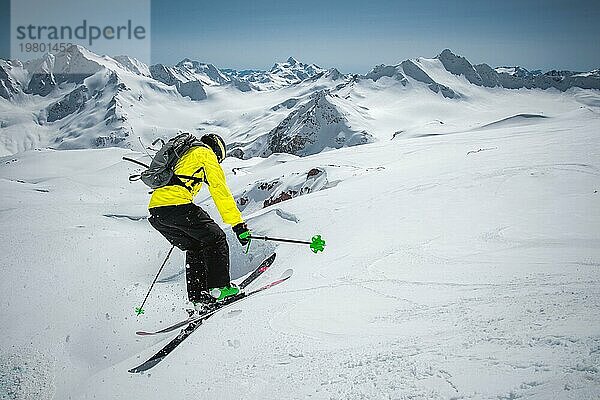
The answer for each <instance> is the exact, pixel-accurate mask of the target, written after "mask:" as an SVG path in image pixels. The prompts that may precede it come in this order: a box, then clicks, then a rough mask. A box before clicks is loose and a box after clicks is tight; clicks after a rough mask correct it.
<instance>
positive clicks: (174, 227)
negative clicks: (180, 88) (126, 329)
mask: <svg viewBox="0 0 600 400" xmlns="http://www.w3.org/2000/svg"><path fill="white" fill-rule="evenodd" d="M200 142H202V143H204V144H205V145H207V146H206V147H205V146H193V147H192V148H190V149H189V150H188V151H186V152H185V153H184V154H183V155H182V156H181V158H180V159H179V161H178V162H177V164H176V165H175V168H174V171H175V174H176V175H184V176H191V177H198V178H202V179H201V180H200V179H196V180H193V179H185V178H175V179H174V180H173V181H172V183H171V182H170V184H169V185H167V186H163V187H160V188H158V189H155V190H154V192H153V193H152V197H151V198H150V204H149V206H148V208H149V211H150V218H149V219H148V220H149V222H150V224H151V225H152V226H153V227H154V228H155V229H156V230H157V231H159V232H160V233H161V234H162V235H163V236H164V237H165V238H166V239H167V240H168V241H169V242H170V243H171V244H172V245H173V246H177V247H179V248H180V249H181V250H184V251H186V271H185V272H186V281H187V292H188V298H189V300H190V301H191V302H192V303H193V304H194V309H195V310H196V311H197V312H206V311H208V310H210V309H211V307H212V306H213V305H214V304H215V303H216V302H217V301H220V300H223V299H225V298H227V297H229V296H234V295H236V294H238V293H239V291H240V290H239V288H238V287H237V286H235V284H233V283H231V281H230V277H229V245H228V243H227V240H226V237H225V232H223V230H222V229H221V228H220V227H219V225H217V224H216V223H215V221H213V219H212V218H211V217H210V216H209V215H208V214H207V213H206V212H205V211H204V210H203V209H202V208H200V207H198V206H197V205H195V204H194V203H193V199H194V197H195V196H196V195H197V194H198V192H199V191H200V188H201V187H202V181H204V182H205V183H206V184H207V185H208V190H209V191H210V194H211V197H212V199H213V201H214V202H215V205H216V206H217V209H218V210H219V214H221V218H222V219H223V222H225V223H226V224H229V225H231V226H232V227H233V231H234V232H235V234H236V237H237V239H238V241H239V242H240V244H241V245H242V246H244V245H246V244H247V243H248V241H249V239H248V238H247V236H248V235H249V233H250V232H249V230H248V227H247V225H246V223H245V222H244V220H243V218H242V215H241V213H240V211H239V210H238V208H237V205H236V203H235V200H234V199H233V196H232V195H231V191H230V190H229V187H228V186H227V183H226V182H225V173H224V172H223V169H222V168H221V165H220V163H221V162H222V161H223V160H224V159H225V156H226V151H225V142H224V141H223V139H222V138H221V137H220V136H219V135H216V134H208V135H204V136H202V138H201V139H200Z"/></svg>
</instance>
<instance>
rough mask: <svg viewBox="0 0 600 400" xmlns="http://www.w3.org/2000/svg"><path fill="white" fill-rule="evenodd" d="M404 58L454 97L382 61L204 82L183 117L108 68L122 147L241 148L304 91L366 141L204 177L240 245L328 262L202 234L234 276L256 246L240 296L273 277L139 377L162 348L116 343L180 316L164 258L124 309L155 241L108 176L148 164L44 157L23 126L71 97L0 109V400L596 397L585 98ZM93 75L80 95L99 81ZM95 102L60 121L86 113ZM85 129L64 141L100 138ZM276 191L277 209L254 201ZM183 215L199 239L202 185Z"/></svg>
mask: <svg viewBox="0 0 600 400" xmlns="http://www.w3.org/2000/svg"><path fill="white" fill-rule="evenodd" d="M96 61H98V60H97V59H96ZM294 61H295V60H294ZM120 62H125V60H124V59H121V61H120ZM411 63H412V65H414V67H415V68H417V67H418V68H419V69H420V70H421V71H423V73H425V74H426V75H427V76H428V77H429V78H430V79H431V80H432V81H434V82H435V83H436V84H438V85H445V86H447V87H449V88H452V90H454V91H455V92H456V93H460V95H461V96H460V98H456V99H453V98H446V97H444V96H443V95H442V94H441V93H435V92H433V91H432V90H430V88H429V87H428V86H427V85H424V84H422V83H419V82H418V81H416V80H415V79H413V78H411V77H410V74H407V75H408V78H407V80H408V83H406V82H405V83H404V84H403V82H402V81H401V80H398V79H396V76H395V75H394V73H393V71H391V70H388V69H385V68H384V69H380V70H379V72H382V73H381V74H380V75H381V76H379V75H378V79H376V80H375V79H365V78H361V79H355V80H351V79H349V78H347V77H346V78H344V82H343V83H344V84H343V85H340V84H341V83H342V82H340V81H339V80H338V81H334V80H332V79H329V78H327V77H324V76H323V77H319V78H317V79H316V80H305V81H302V82H299V83H295V84H293V85H290V86H286V87H283V88H280V89H278V90H274V89H272V90H268V91H259V92H241V91H239V90H237V89H236V88H235V87H231V86H230V85H225V86H217V85H207V86H206V88H205V90H206V93H207V99H206V100H204V101H202V102H192V101H189V100H186V99H183V98H182V97H181V96H180V95H179V94H178V93H177V92H176V91H175V90H174V89H172V88H169V87H168V86H166V85H164V84H160V83H156V82H155V81H153V80H151V79H150V78H148V77H146V76H140V75H138V74H136V73H134V72H131V71H126V70H124V69H123V68H122V67H119V66H117V67H115V68H116V69H119V72H117V76H118V80H117V84H118V83H124V84H125V85H126V86H127V87H128V88H129V90H124V91H119V94H118V96H117V101H118V102H119V104H120V105H119V107H122V109H124V110H125V111H124V112H125V113H126V115H127V116H128V119H127V124H129V125H128V126H129V127H130V128H132V129H133V132H136V136H135V140H134V141H132V142H133V143H135V141H137V137H138V136H137V135H139V137H140V138H141V139H142V140H143V141H144V142H145V143H147V142H149V140H150V139H151V138H154V137H159V136H160V137H168V136H169V135H171V134H174V133H176V132H177V130H178V129H186V130H191V131H192V132H201V131H202V130H209V129H210V130H211V131H216V132H217V133H219V134H223V136H224V137H225V138H226V139H227V141H228V143H238V144H239V145H240V147H241V148H244V149H249V148H252V146H254V145H255V146H257V148H259V147H260V146H259V145H260V141H261V140H264V139H265V134H266V133H268V132H269V131H270V130H271V129H273V128H274V127H276V126H278V125H279V124H280V123H281V121H283V120H284V119H285V118H286V117H287V116H288V115H290V114H291V113H293V112H294V111H295V110H298V109H299V108H301V107H302V105H303V104H305V103H306V102H307V101H308V100H309V99H310V98H311V95H313V94H314V93H315V92H316V91H317V90H324V89H327V90H329V94H328V95H327V96H328V97H327V99H328V101H329V102H330V104H331V105H332V106H333V107H335V109H336V110H337V111H336V112H338V113H339V115H342V116H343V117H344V119H345V120H347V123H348V125H349V126H351V127H352V128H353V129H355V130H359V131H362V130H364V131H366V132H369V134H371V135H372V136H373V139H374V141H373V142H372V143H369V144H363V145H360V146H352V147H342V148H339V149H331V148H329V149H328V151H323V152H318V153H316V154H312V155H309V156H305V157H298V156H296V155H290V154H279V153H276V154H272V155H270V156H269V157H268V158H258V157H251V158H249V159H246V160H240V159H235V158H231V157H230V158H228V159H226V160H225V162H224V164H223V166H224V169H225V171H226V174H227V179H228V183H229V185H230V187H231V189H232V192H233V194H234V196H235V197H236V199H237V200H238V201H240V199H242V198H244V197H245V198H247V199H248V202H246V203H245V204H246V205H245V206H244V207H240V208H244V211H243V215H244V217H245V218H246V219H247V221H248V224H249V226H250V227H251V229H252V230H253V231H254V232H256V233H258V234H261V235H262V234H265V235H268V236H274V237H289V238H297V239H303V240H309V239H310V238H311V237H312V236H313V235H315V234H320V235H322V236H323V238H324V239H325V240H326V242H327V246H326V248H325V251H324V252H323V253H319V254H317V255H315V254H313V253H312V252H311V251H310V250H309V249H308V248H306V247H302V246H295V245H283V244H282V245H277V246H275V245H274V244H272V243H265V242H255V243H253V244H252V247H251V250H250V253H249V254H245V253H244V251H243V249H242V248H241V246H239V244H238V243H237V241H236V240H235V238H234V236H233V234H232V232H231V229H229V228H228V227H227V226H223V228H224V230H225V232H226V233H227V235H228V240H229V242H230V244H231V249H232V251H231V258H232V277H234V278H240V277H241V276H243V275H244V274H245V273H247V272H249V271H250V270H251V268H252V267H253V266H255V265H257V263H258V262H260V260H261V259H262V258H263V257H264V256H266V255H267V254H269V253H270V252H271V251H273V250H274V249H275V250H276V252H277V259H276V261H275V264H274V265H273V267H272V269H271V270H270V271H268V272H267V273H266V275H265V276H264V277H263V278H261V281H260V282H267V281H269V280H270V279H272V278H277V277H279V276H280V274H281V273H282V272H283V271H285V270H286V269H288V268H293V269H294V276H293V277H292V278H291V279H290V280H289V281H288V282H286V283H285V284H283V285H280V286H278V287H276V288H273V289H271V290H269V291H268V292H265V293H264V294H260V295H258V296H256V297H255V298H253V299H248V300H247V301H245V302H242V303H240V304H239V306H236V307H235V309H234V310H233V311H234V312H233V313H229V312H223V313H222V314H218V315H216V316H215V317H213V318H212V319H210V320H209V321H207V322H206V324H205V325H204V326H202V327H201V328H200V329H198V331H196V332H195V333H194V334H193V335H192V336H191V337H190V338H188V340H187V341H186V342H185V343H184V344H183V345H182V346H181V347H180V348H178V349H177V350H176V351H175V352H173V353H172V354H171V355H170V356H169V357H167V358H166V359H165V360H164V361H163V362H161V363H160V364H159V365H158V366H156V367H155V368H154V369H152V370H150V371H149V372H148V373H146V374H142V375H133V374H130V373H128V372H127V370H128V369H130V368H131V367H133V366H135V365H138V364H140V363H141V362H142V361H144V360H145V359H147V358H148V357H149V356H150V355H152V354H153V353H154V352H156V351H157V350H158V349H159V348H161V347H162V346H164V345H165V344H166V343H167V342H168V341H169V340H170V339H171V338H172V337H173V335H166V336H164V337H162V336H159V337H136V336H135V334H134V332H135V331H136V330H139V329H153V328H157V327H162V326H165V325H166V324H169V323H172V322H174V321H176V320H179V319H180V318H182V317H183V316H185V311H184V308H185V307H186V306H187V305H188V304H187V303H186V294H185V281H184V279H183V263H184V255H183V253H182V252H180V251H178V250H177V251H175V252H174V254H173V256H172V257H171V259H170V261H169V262H168V263H167V265H166V267H165V270H164V272H163V273H162V275H161V278H160V279H159V283H158V284H157V285H156V287H155V288H154V290H153V292H152V294H151V295H150V297H149V300H148V303H147V304H146V306H145V308H146V313H145V314H144V315H142V316H139V317H138V316H136V315H135V314H134V308H135V307H137V306H138V305H139V303H141V301H142V299H143V298H144V295H145V294H146V291H147V289H148V287H149V285H150V283H151V282H152V279H153V278H154V275H155V274H156V272H157V270H158V267H159V266H160V264H161V263H162V261H163V260H164V257H165V256H166V254H167V252H168V250H169V248H170V246H169V245H168V243H167V242H166V241H165V240H164V238H162V237H161V236H160V234H158V233H157V232H156V231H154V230H153V229H152V228H151V226H150V225H149V223H148V222H147V219H146V217H147V210H146V207H147V202H148V197H149V196H148V192H147V188H146V187H145V186H144V185H143V184H141V183H139V182H134V183H131V182H129V181H128V179H127V178H128V176H129V174H131V173H134V172H139V168H138V167H137V166H135V165H134V164H131V163H128V162H126V161H123V160H122V159H121V158H122V156H124V155H128V156H133V157H135V158H138V159H142V160H143V159H147V156H146V155H144V153H143V152H141V148H140V146H139V142H137V143H138V145H137V146H134V147H133V148H134V149H135V151H133V150H130V149H124V148H103V149H95V148H87V149H79V150H60V151H58V150H53V149H50V148H48V147H47V146H48V144H49V141H48V138H53V137H58V136H60V135H61V129H59V127H58V125H57V124H56V123H52V124H46V125H39V124H37V123H36V121H37V111H38V110H40V109H45V108H47V107H48V106H50V105H51V104H54V103H55V102H56V101H58V100H60V99H62V98H63V97H64V96H65V95H66V94H68V93H70V92H71V91H73V90H74V89H75V88H76V87H77V84H70V86H69V85H67V86H65V88H64V89H60V90H58V91H57V92H51V93H50V94H49V95H48V97H41V96H34V97H35V98H29V97H27V96H21V97H19V95H17V97H16V98H15V99H14V100H13V101H11V102H8V101H5V100H3V99H0V111H1V114H0V119H1V120H2V121H3V124H6V125H3V128H2V136H0V137H1V139H2V140H1V141H0V143H1V145H0V146H2V147H1V149H2V151H3V152H2V155H3V156H4V157H2V158H0V199H1V202H0V215H1V216H2V222H3V227H4V229H2V230H1V231H0V271H1V274H2V279H1V280H0V304H1V307H0V320H1V321H2V324H0V336H1V337H2V343H1V344H0V393H2V396H3V398H4V397H6V398H8V399H128V400H133V399H144V400H146V399H165V398H175V399H177V398H181V399H188V398H190V399H191V398H201V399H203V398H219V399H238V398H240V397H243V398H248V399H263V398H274V397H282V396H285V397H287V398H292V399H304V398H315V399H331V398H333V399H364V398H368V399H389V398H413V399H452V398H454V399H515V398H527V399H548V398H557V399H589V400H592V399H597V398H599V397H600V375H599V371H598V365H600V350H599V349H600V320H599V319H598V317H597V316H598V314H599V312H600V208H599V207H598V200H599V197H598V196H600V193H598V191H599V189H600V188H599V187H598V186H599V185H598V179H599V177H600V151H599V149H600V146H598V144H599V143H598V141H599V138H598V127H599V126H600V92H598V90H585V89H577V88H576V89H569V90H567V91H566V92H560V91H558V90H555V89H550V90H546V91H544V90H540V89H533V90H529V89H518V90H508V89H503V88H500V87H496V88H487V87H481V86H475V85H473V84H471V83H469V81H468V80H467V79H466V78H465V76H463V75H454V74H451V73H448V72H444V67H443V65H442V63H441V62H440V61H439V60H438V59H422V58H420V59H416V60H412V61H411ZM288 64H291V63H290V60H288ZM297 64H301V63H298V62H296V64H295V65H297ZM398 68H400V67H398ZM394 71H397V72H399V71H398V70H397V69H395V68H394ZM388 72H390V73H391V75H390V74H388ZM404 72H405V71H404ZM106 74H108V75H110V72H109V69H106V68H103V69H100V70H99V71H98V72H96V73H95V74H94V75H92V76H91V77H89V78H87V80H86V81H85V85H86V87H89V88H105V87H108V88H113V86H110V85H109V86H107V84H108V80H106V79H105V77H107V76H108V75H106ZM323 86H325V88H324V87H323ZM114 87H117V86H114ZM140 95H141V96H142V98H141V100H138V96H140ZM107 96H108V95H107ZM109 99H112V95H111V96H108V97H106V98H104V97H102V98H101V101H100V106H98V107H97V108H94V107H91V106H90V109H88V110H87V111H86V112H85V113H84V114H81V115H79V114H73V115H70V116H68V117H66V119H67V120H69V121H70V123H71V124H73V126H76V125H77V124H82V123H83V122H82V121H83V116H94V115H96V113H97V114H101V115H102V116H104V114H105V113H106V105H107V104H105V102H107V101H108V100H109ZM132 104H133V106H131V105H132ZM277 105H281V106H279V107H276V106H277ZM131 109H134V110H135V111H131ZM100 126H102V124H94V125H93V126H92V127H91V128H89V129H90V130H89V131H86V132H87V133H86V134H90V135H91V136H92V137H95V136H94V135H105V134H106V132H105V131H102V129H101V128H99V127H100ZM104 129H105V130H106V128H104ZM86 137H87V136H86ZM256 143H258V145H256ZM244 146H245V147H244ZM274 182H275V183H274ZM264 183H266V185H262V186H261V184H264ZM261 188H262V189H261ZM292 192H295V194H293V195H292ZM282 193H288V194H290V197H291V198H290V199H288V200H286V201H281V202H275V203H273V204H272V205H270V206H268V207H266V208H264V205H265V204H264V202H265V200H268V199H270V200H273V199H278V198H280V197H281V195H282ZM283 197H286V196H283ZM196 202H197V203H198V204H199V205H201V206H202V207H204V208H205V209H206V210H207V211H208V212H209V213H210V214H211V215H213V216H214V217H215V218H216V219H217V221H218V222H219V223H220V220H219V219H218V213H217V211H216V209H215V207H214V205H213V204H212V201H211V200H210V197H209V193H208V191H207V190H203V191H202V192H201V194H200V195H199V196H198V198H197V201H196ZM269 203H271V201H269ZM257 284H258V283H257ZM239 310H241V313H240V312H239Z"/></svg>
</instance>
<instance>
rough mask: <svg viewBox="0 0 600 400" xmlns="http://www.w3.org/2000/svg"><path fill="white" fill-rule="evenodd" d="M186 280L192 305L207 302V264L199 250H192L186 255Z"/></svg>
mask: <svg viewBox="0 0 600 400" xmlns="http://www.w3.org/2000/svg"><path fill="white" fill-rule="evenodd" d="M185 263H186V266H185V278H186V283H187V292H188V298H189V300H190V301H191V302H192V303H202V302H205V301H206V300H207V297H206V291H207V290H208V288H209V287H208V284H207V281H206V264H205V262H204V257H203V256H202V251H201V249H199V248H196V249H190V250H188V251H187V252H186V255H185Z"/></svg>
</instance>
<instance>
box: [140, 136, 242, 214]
mask: <svg viewBox="0 0 600 400" xmlns="http://www.w3.org/2000/svg"><path fill="white" fill-rule="evenodd" d="M174 171H175V174H176V175H188V176H193V177H198V178H203V179H204V180H205V182H207V183H208V190H209V192H210V195H211V197H212V199H213V201H214V202H215V205H216V206H217V209H218V210H219V214H221V218H222V219H223V222H225V223H226V224H229V225H231V226H235V225H237V224H239V223H242V222H244V220H243V218H242V214H241V213H240V210H238V208H237V204H236V203H235V200H234V198H233V195H232V194H231V191H230V190H229V187H228V186H227V182H226V181H225V173H224V172H223V168H221V165H220V164H219V162H218V161H217V157H216V156H215V153H213V151H212V150H211V149H209V148H207V147H203V146H197V147H192V148H191V149H189V150H188V151H187V152H185V153H184V154H183V156H182V157H181V158H180V159H179V161H178V162H177V164H176V165H175V168H174ZM181 181H182V182H183V183H184V184H185V185H186V186H187V188H185V187H183V186H181V185H169V186H163V187H161V188H158V189H156V190H154V192H153V193H152V197H151V198H150V204H149V205H148V208H154V207H164V206H175V205H181V204H188V203H191V202H193V200H194V197H196V195H197V194H198V192H199V191H200V189H201V188H202V183H201V182H199V181H194V180H192V179H183V178H182V179H181ZM188 188H189V189H188Z"/></svg>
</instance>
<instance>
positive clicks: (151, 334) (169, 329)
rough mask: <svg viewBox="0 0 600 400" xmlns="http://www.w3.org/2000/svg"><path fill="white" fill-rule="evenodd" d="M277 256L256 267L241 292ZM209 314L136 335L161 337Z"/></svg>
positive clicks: (273, 255)
mask: <svg viewBox="0 0 600 400" xmlns="http://www.w3.org/2000/svg"><path fill="white" fill-rule="evenodd" d="M275 256H276V253H273V254H271V255H270V256H269V257H268V258H266V259H265V260H264V261H263V262H261V263H260V265H259V266H258V267H256V269H254V271H252V272H251V273H250V274H249V275H248V276H247V277H246V279H244V280H243V281H242V282H241V283H240V284H239V285H238V286H239V288H240V291H243V290H244V289H245V288H247V287H248V286H249V285H250V284H251V283H252V282H254V281H255V280H256V279H257V278H258V277H259V276H261V275H262V274H263V273H264V272H265V271H266V270H268V269H269V268H270V267H271V265H273V262H274V261H275ZM206 315H207V314H206V313H205V314H202V315H197V314H196V315H194V314H192V315H190V316H189V318H187V319H184V320H183V321H179V322H176V323H174V324H173V325H169V326H167V327H165V328H163V329H160V330H158V331H153V332H152V331H151V332H148V331H137V332H136V333H135V334H136V335H139V336H153V335H159V334H161V333H167V332H171V331H174V330H175V329H177V328H181V327H182V326H185V325H187V324H189V323H190V322H192V321H194V320H197V319H198V318H200V317H204V316H206Z"/></svg>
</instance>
